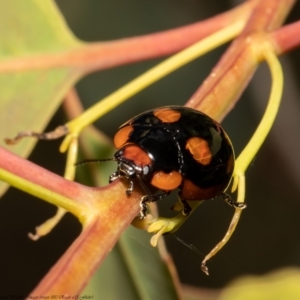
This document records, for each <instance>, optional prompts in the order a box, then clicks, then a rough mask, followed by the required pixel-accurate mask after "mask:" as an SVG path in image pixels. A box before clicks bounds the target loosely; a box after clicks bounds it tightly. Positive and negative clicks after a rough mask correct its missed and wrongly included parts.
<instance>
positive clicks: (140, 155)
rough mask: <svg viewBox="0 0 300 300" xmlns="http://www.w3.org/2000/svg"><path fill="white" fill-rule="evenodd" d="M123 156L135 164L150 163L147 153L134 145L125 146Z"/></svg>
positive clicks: (143, 164)
mask: <svg viewBox="0 0 300 300" xmlns="http://www.w3.org/2000/svg"><path fill="white" fill-rule="evenodd" d="M123 156H124V157H125V158H127V159H130V160H132V161H133V162H134V163H135V164H136V165H137V166H141V167H142V166H147V165H151V163H152V161H151V159H150V157H149V156H148V154H147V153H146V152H145V151H144V150H142V149H141V148H140V147H139V146H136V145H128V146H125V147H124V152H123Z"/></svg>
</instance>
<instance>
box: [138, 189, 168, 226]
mask: <svg viewBox="0 0 300 300" xmlns="http://www.w3.org/2000/svg"><path fill="white" fill-rule="evenodd" d="M170 193H171V192H170V191H168V192H164V193H163V194H158V195H145V196H143V197H142V199H141V202H140V207H141V210H140V219H141V220H142V219H144V218H145V217H146V215H147V203H150V202H155V201H158V200H161V199H163V198H165V197H166V196H168V195H169V194H170Z"/></svg>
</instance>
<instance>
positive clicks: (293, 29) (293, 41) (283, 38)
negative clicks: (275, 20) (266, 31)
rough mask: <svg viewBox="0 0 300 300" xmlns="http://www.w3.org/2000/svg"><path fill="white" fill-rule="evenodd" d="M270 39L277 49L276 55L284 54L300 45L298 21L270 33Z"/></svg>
mask: <svg viewBox="0 0 300 300" xmlns="http://www.w3.org/2000/svg"><path fill="white" fill-rule="evenodd" d="M270 39H271V40H273V43H274V46H275V48H276V49H277V54H278V55H280V54H283V53H286V52H288V51H290V50H292V49H294V48H295V47H297V46H298V47H299V45H300V21H297V22H294V23H292V24H289V25H286V26H284V27H282V28H280V29H278V30H276V31H274V32H272V33H270Z"/></svg>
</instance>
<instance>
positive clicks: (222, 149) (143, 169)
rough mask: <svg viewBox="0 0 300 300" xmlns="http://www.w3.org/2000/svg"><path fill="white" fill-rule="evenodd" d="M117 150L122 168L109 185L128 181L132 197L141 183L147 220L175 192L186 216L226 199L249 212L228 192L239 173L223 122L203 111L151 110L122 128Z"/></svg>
mask: <svg viewBox="0 0 300 300" xmlns="http://www.w3.org/2000/svg"><path fill="white" fill-rule="evenodd" d="M114 145H115V147H116V148H117V151H116V153H115V154H114V158H112V159H111V160H114V161H116V162H117V164H118V167H117V170H116V172H114V173H113V174H111V175H110V177H109V182H110V183H111V182H113V181H115V180H117V179H120V178H123V179H126V180H128V182H129V187H128V189H127V190H126V194H127V195H128V196H130V194H131V193H132V191H133V189H134V184H135V182H138V184H139V185H140V186H141V188H142V189H143V190H144V192H145V195H144V196H143V197H142V198H141V202H140V206H141V210H140V219H143V218H145V216H146V215H147V205H146V204H147V203H149V202H154V201H157V200H160V199H163V198H164V197H166V196H167V195H168V194H169V193H170V192H171V191H172V190H175V189H178V190H179V193H178V195H179V199H180V201H181V203H182V205H183V210H182V213H183V215H186V216H187V215H188V214H189V213H190V211H191V207H190V206H189V204H188V202H187V201H199V200H207V199H212V198H215V197H217V196H220V195H222V196H223V199H224V200H225V201H226V202H227V203H228V204H230V205H231V206H234V207H240V208H242V207H243V204H242V203H238V202H236V201H233V200H232V199H231V198H230V197H229V196H228V195H227V194H226V193H225V192H224V191H225V190H226V189H227V187H228V185H229V183H230V181H231V178H232V175H233V171H234V161H235V159H234V150H233V146H232V144H231V141H230V139H229V137H228V136H227V134H226V133H225V131H224V129H223V128H222V127H221V125H220V124H219V123H218V122H216V121H215V120H213V119H212V118H210V117H209V116H207V115H206V114H204V113H202V112H200V111H197V110H195V109H192V108H188V107H184V106H165V107H160V108H156V109H152V110H148V111H146V112H143V113H141V114H139V115H137V116H135V117H134V118H132V119H131V120H129V121H127V122H126V123H124V124H123V125H122V126H120V127H119V130H118V131H117V133H116V134H115V136H114ZM98 161H101V160H98ZM153 190H154V191H155V192H153ZM156 191H161V192H160V193H156Z"/></svg>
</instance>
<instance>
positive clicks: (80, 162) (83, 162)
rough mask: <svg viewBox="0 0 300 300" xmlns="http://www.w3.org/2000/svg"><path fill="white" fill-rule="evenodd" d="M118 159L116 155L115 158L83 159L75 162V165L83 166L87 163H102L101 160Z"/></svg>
mask: <svg viewBox="0 0 300 300" xmlns="http://www.w3.org/2000/svg"><path fill="white" fill-rule="evenodd" d="M113 160H116V159H115V158H114V157H113V158H104V159H87V160H83V161H79V162H77V163H75V166H82V165H86V164H94V163H100V162H106V161H113Z"/></svg>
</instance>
